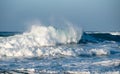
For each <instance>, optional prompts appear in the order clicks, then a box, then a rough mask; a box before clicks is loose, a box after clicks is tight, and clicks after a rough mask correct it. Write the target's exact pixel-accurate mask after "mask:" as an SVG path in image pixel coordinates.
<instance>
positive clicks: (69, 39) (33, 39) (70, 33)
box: [0, 25, 82, 57]
mask: <svg viewBox="0 0 120 74" xmlns="http://www.w3.org/2000/svg"><path fill="white" fill-rule="evenodd" d="M81 36H82V31H81V29H77V28H74V27H73V26H71V25H69V26H67V27H66V28H55V27H53V26H42V25H41V26H36V25H33V26H32V27H31V30H30V31H29V32H25V33H23V34H20V35H15V36H10V37H1V38H0V56H11V57H12V56H16V57H17V56H35V55H37V56H41V55H42V54H43V52H42V51H44V48H41V47H42V46H55V45H57V44H68V43H77V42H78V41H79V40H80V39H81ZM48 52H49V53H48ZM48 52H47V51H46V53H44V54H46V55H48V54H51V55H54V54H56V53H61V54H66V55H70V54H72V52H71V51H63V50H61V49H59V48H58V49H53V48H52V49H51V48H49V49H48Z"/></svg>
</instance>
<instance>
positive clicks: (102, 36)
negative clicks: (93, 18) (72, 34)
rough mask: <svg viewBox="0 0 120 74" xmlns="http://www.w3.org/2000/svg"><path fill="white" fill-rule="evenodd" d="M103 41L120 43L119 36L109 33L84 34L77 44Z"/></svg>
mask: <svg viewBox="0 0 120 74" xmlns="http://www.w3.org/2000/svg"><path fill="white" fill-rule="evenodd" d="M104 41H115V42H120V35H112V34H110V33H86V32H84V33H83V35H82V38H81V40H80V41H79V43H90V42H91V43H98V42H104Z"/></svg>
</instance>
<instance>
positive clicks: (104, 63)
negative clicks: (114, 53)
mask: <svg viewBox="0 0 120 74" xmlns="http://www.w3.org/2000/svg"><path fill="white" fill-rule="evenodd" d="M93 64H94V65H101V66H120V60H118V59H116V60H107V61H101V62H95V63H93Z"/></svg>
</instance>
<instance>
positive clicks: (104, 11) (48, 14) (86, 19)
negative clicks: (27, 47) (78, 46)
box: [0, 0, 120, 32]
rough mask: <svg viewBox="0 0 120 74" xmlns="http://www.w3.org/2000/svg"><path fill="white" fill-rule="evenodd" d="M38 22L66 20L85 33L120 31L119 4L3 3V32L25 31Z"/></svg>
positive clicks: (109, 0) (77, 0)
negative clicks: (78, 26) (31, 24)
mask: <svg viewBox="0 0 120 74" xmlns="http://www.w3.org/2000/svg"><path fill="white" fill-rule="evenodd" d="M36 20H37V21H40V22H42V23H44V24H53V23H54V24H57V23H58V24H59V23H60V22H62V21H61V20H64V21H66V20H67V21H69V22H71V23H73V24H78V25H81V27H82V28H83V30H84V31H101V32H105V31H106V32H108V31H120V0H0V31H25V30H26V28H27V27H28V26H29V24H30V23H31V22H34V21H36Z"/></svg>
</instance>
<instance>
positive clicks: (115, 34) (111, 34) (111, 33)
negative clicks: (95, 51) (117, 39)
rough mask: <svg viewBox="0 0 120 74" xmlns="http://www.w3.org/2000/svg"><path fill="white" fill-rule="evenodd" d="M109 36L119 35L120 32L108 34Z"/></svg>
mask: <svg viewBox="0 0 120 74" xmlns="http://www.w3.org/2000/svg"><path fill="white" fill-rule="evenodd" d="M110 34H111V35H120V32H110Z"/></svg>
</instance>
